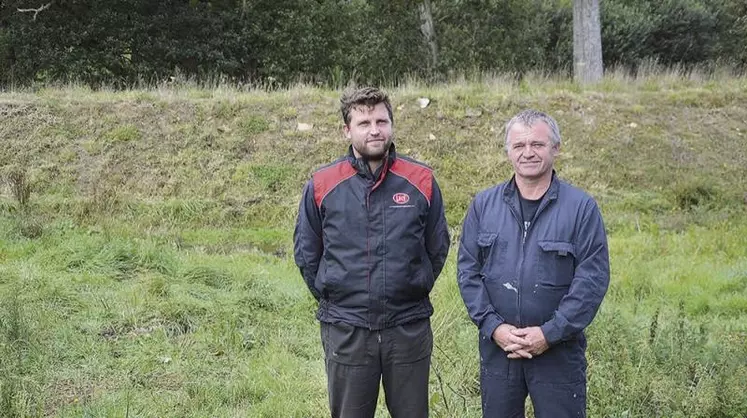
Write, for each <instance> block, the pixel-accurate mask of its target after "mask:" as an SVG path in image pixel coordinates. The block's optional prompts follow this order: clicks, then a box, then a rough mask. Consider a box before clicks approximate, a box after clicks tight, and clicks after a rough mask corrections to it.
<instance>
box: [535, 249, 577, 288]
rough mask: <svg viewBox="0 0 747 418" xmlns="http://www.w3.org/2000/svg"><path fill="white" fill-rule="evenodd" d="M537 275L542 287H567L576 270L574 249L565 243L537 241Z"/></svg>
mask: <svg viewBox="0 0 747 418" xmlns="http://www.w3.org/2000/svg"><path fill="white" fill-rule="evenodd" d="M538 244H539V247H540V251H538V252H537V258H538V259H537V264H536V266H537V269H538V271H537V273H538V280H539V284H540V285H543V286H550V287H554V286H563V287H565V286H569V285H570V284H571V281H573V276H574V274H575V270H576V248H575V246H574V245H573V244H572V243H570V242H565V241H539V242H538Z"/></svg>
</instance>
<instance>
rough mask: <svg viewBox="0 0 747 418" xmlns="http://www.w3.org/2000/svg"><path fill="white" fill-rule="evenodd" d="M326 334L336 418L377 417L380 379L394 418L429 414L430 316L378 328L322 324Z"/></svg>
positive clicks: (324, 340)
mask: <svg viewBox="0 0 747 418" xmlns="http://www.w3.org/2000/svg"><path fill="white" fill-rule="evenodd" d="M321 334H322V346H323V347H324V356H325V365H326V370H327V389H328V391H329V408H330V411H331V413H332V417H333V418H368V417H373V416H374V415H375V413H376V403H377V400H378V397H379V384H380V382H383V386H384V396H385V399H386V405H387V409H388V410H389V413H390V414H391V416H392V418H421V417H422V418H425V417H427V416H428V375H429V372H430V366H431V352H432V351H433V333H432V331H431V323H430V319H427V318H426V319H420V320H416V321H413V322H409V323H407V324H403V325H400V326H396V327H391V328H386V329H383V330H378V331H371V330H369V329H367V328H358V327H354V326H352V325H347V324H342V323H337V324H329V323H322V324H321Z"/></svg>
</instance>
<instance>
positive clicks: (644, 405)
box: [0, 73, 747, 418]
mask: <svg viewBox="0 0 747 418" xmlns="http://www.w3.org/2000/svg"><path fill="white" fill-rule="evenodd" d="M391 93H392V98H393V101H394V106H395V108H396V110H395V127H396V131H397V136H398V149H399V150H400V151H401V152H405V153H407V154H410V155H412V156H415V157H417V158H421V159H423V160H425V161H427V162H428V163H429V164H430V165H432V166H433V167H434V168H435V169H436V173H437V176H438V180H439V182H440V184H441V188H442V190H443V192H444V197H445V200H446V204H447V209H446V211H447V218H448V221H449V224H450V226H451V230H452V235H453V237H454V239H455V240H456V239H457V238H458V235H459V230H460V223H461V220H462V217H463V216H464V212H465V210H466V208H467V205H468V204H469V202H470V200H471V198H472V196H474V194H475V193H476V192H477V191H479V190H480V189H482V188H485V187H488V186H490V185H492V184H494V183H496V182H498V181H501V180H503V179H505V178H506V177H508V176H509V175H510V173H511V167H510V164H508V162H507V161H506V160H505V158H504V157H503V136H502V135H503V132H502V129H503V128H502V126H503V123H504V122H505V121H506V120H507V119H508V118H509V117H510V116H512V115H513V114H515V113H516V112H518V111H519V110H520V109H523V108H525V107H536V108H540V109H542V110H546V111H548V112H550V113H551V114H553V115H554V116H556V117H557V119H558V121H559V123H560V126H561V130H562V134H563V141H564V142H563V146H562V155H561V157H560V159H559V160H558V161H557V168H558V172H559V173H560V175H561V176H562V177H564V178H566V179H568V180H570V181H571V182H573V183H574V184H577V185H579V186H581V187H583V188H585V189H586V190H588V191H589V192H590V193H592V194H593V195H594V196H595V197H596V198H597V200H598V201H599V203H600V206H601V208H602V211H603V213H604V217H605V224H606V226H607V229H608V231H609V235H610V254H611V260H612V282H611V286H610V290H609V292H608V295H607V297H606V299H605V302H604V304H603V306H602V309H601V310H600V312H599V314H598V316H597V318H596V320H595V322H594V324H593V325H592V326H591V328H590V329H589V330H588V334H589V350H588V358H589V396H588V397H589V415H590V416H592V417H620V418H622V417H743V416H746V415H747V398H745V396H744V393H745V392H747V362H746V360H747V325H746V324H747V216H745V215H747V210H746V205H747V201H746V200H745V199H747V195H745V191H747V176H745V168H744V167H746V166H747V138H745V136H746V135H747V125H745V122H744V121H745V120H747V110H746V109H747V79H744V78H730V77H726V76H721V78H717V79H716V78H708V77H705V76H700V75H698V74H652V75H650V76H648V77H645V78H641V79H631V78H629V77H627V76H626V75H624V74H617V73H611V74H610V75H609V76H608V77H607V78H606V79H605V80H604V81H603V82H602V83H600V84H599V85H597V86H595V87H592V88H587V89H582V88H580V87H579V86H577V85H575V84H573V83H571V82H569V81H568V80H563V79H555V78H553V77H549V76H544V75H540V74H537V75H531V74H530V75H528V76H527V77H525V78H523V79H522V81H521V82H516V81H514V79H513V78H512V77H502V76H495V77H489V76H485V77H483V78H481V79H480V80H478V81H474V82H468V81H464V80H461V81H459V80H457V81H455V82H454V83H451V84H448V85H430V86H428V85H419V84H417V83H415V82H413V83H410V84H408V85H403V86H400V87H396V88H393V89H392V90H391ZM339 94H340V92H339V91H331V90H324V89H317V88H313V87H305V86H299V87H296V88H294V89H291V90H282V91H275V92H264V91H239V90H236V89H231V88H226V87H219V88H215V89H202V88H198V87H193V86H182V87H179V88H173V89H166V88H157V89H152V90H140V91H124V92H112V91H105V90H101V91H91V90H90V89H82V88H77V87H70V88H49V89H41V90H39V91H37V92H36V93H32V92H9V93H3V94H1V95H0V138H3V144H4V146H3V147H2V148H0V165H1V166H2V167H1V168H2V170H0V173H1V174H2V178H3V181H4V183H3V187H2V188H0V416H3V417H6V416H7V417H25V416H32V417H35V416H60V417H87V416H138V417H141V416H142V417H146V416H147V417H163V416H180V417H182V416H190V417H203V416H221V417H223V416H226V417H232V416H235V417H244V416H251V417H277V416H284V417H285V416H288V417H323V416H327V413H326V412H325V411H326V404H327V400H326V378H325V374H324V366H323V361H322V351H321V347H320V341H319V330H318V325H317V323H316V320H315V319H314V310H315V303H314V301H313V299H312V298H311V296H310V295H308V292H307V290H306V288H305V286H304V285H303V283H302V280H301V278H300V275H299V273H298V270H297V268H296V267H295V265H294V263H293V260H292V242H291V235H292V231H293V226H294V222H295V213H296V210H297V209H296V208H297V205H298V199H299V197H300V191H301V187H302V185H303V183H304V182H305V180H306V179H307V178H308V175H309V173H310V171H311V170H312V169H313V168H314V167H317V166H319V165H322V164H325V163H327V162H329V161H331V160H332V159H333V158H335V157H337V156H338V155H340V154H341V153H343V152H344V151H345V149H346V143H345V141H344V139H343V137H342V135H341V133H340V122H339V115H338V112H339V111H338V109H337V103H338V98H339ZM423 96H427V97H429V98H430V99H431V104H430V106H429V107H427V108H425V109H420V108H419V107H418V106H417V104H416V99H417V98H418V97H423ZM298 123H312V124H313V125H314V128H313V130H312V131H311V132H298V131H297V129H296V128H297V124H298ZM431 135H433V136H434V137H435V139H431ZM19 172H22V173H23V175H24V176H23V182H24V183H23V184H18V181H19V180H18V179H19V177H18V176H16V177H12V176H11V175H10V174H12V173H19ZM13 178H15V179H16V180H13ZM14 181H15V183H14ZM26 189H28V190H30V194H29V195H28V200H27V201H25V202H24V204H20V203H19V201H18V200H19V199H18V197H19V196H20V195H19V194H18V193H17V192H14V190H17V191H22V190H26ZM455 255H456V246H453V247H452V253H451V255H450V257H449V260H448V263H447V265H446V267H445V269H444V272H443V274H442V276H441V278H440V279H439V281H438V282H437V284H436V287H435V290H434V292H433V294H432V298H433V301H434V305H435V308H436V313H435V315H434V317H433V318H432V323H433V328H434V334H435V343H436V347H435V349H434V354H433V368H432V374H431V376H432V377H431V385H430V392H431V410H432V416H434V417H478V416H480V399H479V382H478V354H477V332H476V329H475V327H474V326H473V325H472V324H471V323H470V321H469V319H468V318H467V315H466V312H465V309H464V306H463V303H462V301H461V297H460V295H459V291H458V288H457V285H456V280H455V276H456V266H455ZM379 403H380V408H379V411H378V416H382V417H383V416H387V414H386V413H385V407H384V402H383V399H380V402H379ZM530 416H531V412H530Z"/></svg>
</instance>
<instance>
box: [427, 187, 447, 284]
mask: <svg viewBox="0 0 747 418" xmlns="http://www.w3.org/2000/svg"><path fill="white" fill-rule="evenodd" d="M450 244H451V242H450V238H449V225H448V224H447V222H446V215H445V214H444V202H443V198H442V196H441V190H440V189H439V187H438V183H436V179H435V177H434V178H433V194H432V195H431V206H430V208H429V209H428V220H427V224H426V226H425V249H426V252H427V253H428V258H429V259H430V261H431V266H432V267H433V279H434V280H435V279H436V278H438V275H439V274H441V270H442V269H443V267H444V263H446V256H448V255H449V245H450Z"/></svg>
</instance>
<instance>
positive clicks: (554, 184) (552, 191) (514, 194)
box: [503, 170, 560, 201]
mask: <svg viewBox="0 0 747 418" xmlns="http://www.w3.org/2000/svg"><path fill="white" fill-rule="evenodd" d="M559 188H560V180H558V175H557V173H555V170H552V179H551V180H550V187H548V189H547V192H545V197H544V198H543V199H542V200H545V199H547V200H555V199H557V198H558V189H559ZM514 198H516V200H517V201H518V198H519V187H518V186H517V185H516V174H514V175H513V176H511V180H510V181H509V182H508V183H507V184H506V187H505V188H504V189H503V199H504V200H506V201H511V200H513V199H514Z"/></svg>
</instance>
